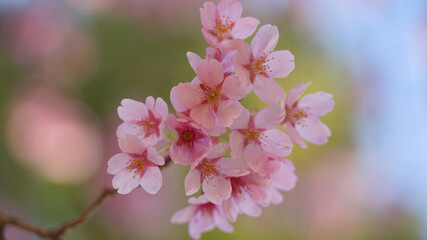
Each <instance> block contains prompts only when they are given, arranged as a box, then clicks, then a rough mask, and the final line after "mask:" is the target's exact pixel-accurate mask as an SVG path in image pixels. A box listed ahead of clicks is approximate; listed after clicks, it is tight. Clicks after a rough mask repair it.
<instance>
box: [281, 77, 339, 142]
mask: <svg viewBox="0 0 427 240" xmlns="http://www.w3.org/2000/svg"><path fill="white" fill-rule="evenodd" d="M310 84H311V82H309V83H307V84H304V82H301V83H300V84H298V85H297V86H295V87H293V88H292V89H291V90H290V91H289V96H288V99H286V105H285V108H286V118H285V120H284V121H283V126H284V129H285V131H286V132H287V133H288V134H289V137H290V138H291V139H292V141H293V142H295V143H296V144H298V145H299V146H300V147H301V148H307V144H306V143H305V142H304V141H303V140H302V139H305V140H307V141H309V142H311V143H314V144H325V143H327V142H328V137H330V136H331V130H329V128H328V126H326V125H325V124H323V123H322V122H321V121H320V119H319V117H321V116H323V115H326V114H327V113H329V112H330V111H332V109H333V108H334V106H335V101H334V99H333V96H332V95H331V94H329V93H327V92H316V93H312V94H307V95H306V96H304V97H303V98H302V99H301V101H300V102H298V99H299V98H300V97H301V95H302V94H303V93H304V91H305V89H306V88H307V87H308V86H309V85H310Z"/></svg>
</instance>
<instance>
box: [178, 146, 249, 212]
mask: <svg viewBox="0 0 427 240" xmlns="http://www.w3.org/2000/svg"><path fill="white" fill-rule="evenodd" d="M227 149H228V144H223V143H218V144H216V145H215V146H213V148H212V150H211V151H210V152H209V154H208V155H207V156H206V158H204V159H203V160H202V161H200V162H198V163H197V165H195V166H194V167H192V168H191V169H190V171H189V172H188V174H187V176H186V178H185V192H186V194H187V195H193V194H194V193H196V192H197V191H198V190H199V188H200V184H202V189H203V193H204V194H205V196H206V199H208V200H209V201H210V202H212V203H215V204H218V205H220V204H221V203H222V201H223V200H224V199H227V198H229V197H230V194H231V183H230V180H229V178H228V177H238V176H242V175H246V174H249V170H248V167H247V165H246V164H245V162H243V161H242V160H236V159H234V158H223V156H224V154H225V152H226V151H227Z"/></svg>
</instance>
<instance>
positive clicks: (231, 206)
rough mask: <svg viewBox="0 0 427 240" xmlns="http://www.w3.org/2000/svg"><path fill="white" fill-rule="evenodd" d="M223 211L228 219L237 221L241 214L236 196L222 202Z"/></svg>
mask: <svg viewBox="0 0 427 240" xmlns="http://www.w3.org/2000/svg"><path fill="white" fill-rule="evenodd" d="M221 207H222V211H223V212H224V215H225V216H226V217H227V219H228V220H230V221H232V222H235V221H236V219H237V215H238V214H239V211H240V209H239V205H237V203H236V200H235V198H234V197H230V198H229V199H227V200H224V201H223V202H222V206H221Z"/></svg>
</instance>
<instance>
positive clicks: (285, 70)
mask: <svg viewBox="0 0 427 240" xmlns="http://www.w3.org/2000/svg"><path fill="white" fill-rule="evenodd" d="M268 59H269V60H270V61H269V62H268V65H269V66H270V69H269V70H270V71H271V72H269V73H268V76H269V77H272V78H284V77H287V76H288V75H289V74H290V73H291V72H292V71H293V70H294V68H295V62H294V55H292V53H291V52H289V51H288V50H282V51H275V52H272V53H270V54H269V55H268Z"/></svg>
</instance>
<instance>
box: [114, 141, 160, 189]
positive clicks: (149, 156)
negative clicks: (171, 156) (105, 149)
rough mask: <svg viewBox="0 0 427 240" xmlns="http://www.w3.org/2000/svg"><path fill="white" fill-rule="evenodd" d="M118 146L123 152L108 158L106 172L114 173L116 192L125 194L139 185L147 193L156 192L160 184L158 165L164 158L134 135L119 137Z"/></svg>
mask: <svg viewBox="0 0 427 240" xmlns="http://www.w3.org/2000/svg"><path fill="white" fill-rule="evenodd" d="M119 146H120V149H121V150H122V151H123V152H122V153H118V154H116V155H114V156H113V157H111V158H110V160H108V169H107V172H108V173H109V174H113V175H115V176H114V178H113V187H114V188H115V189H117V192H118V193H120V194H127V193H130V192H131V191H132V190H133V189H135V188H136V187H138V186H139V185H140V186H141V187H142V188H143V189H144V190H145V191H147V192H148V193H150V194H156V193H157V192H158V191H159V190H160V187H161V186H162V173H161V172H160V168H159V166H162V165H164V164H165V159H164V158H163V157H162V156H160V155H159V154H158V153H157V150H156V149H155V148H154V147H152V146H144V144H143V143H142V141H141V140H140V139H139V138H138V137H136V136H135V135H131V134H127V135H126V136H124V137H122V138H119Z"/></svg>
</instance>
